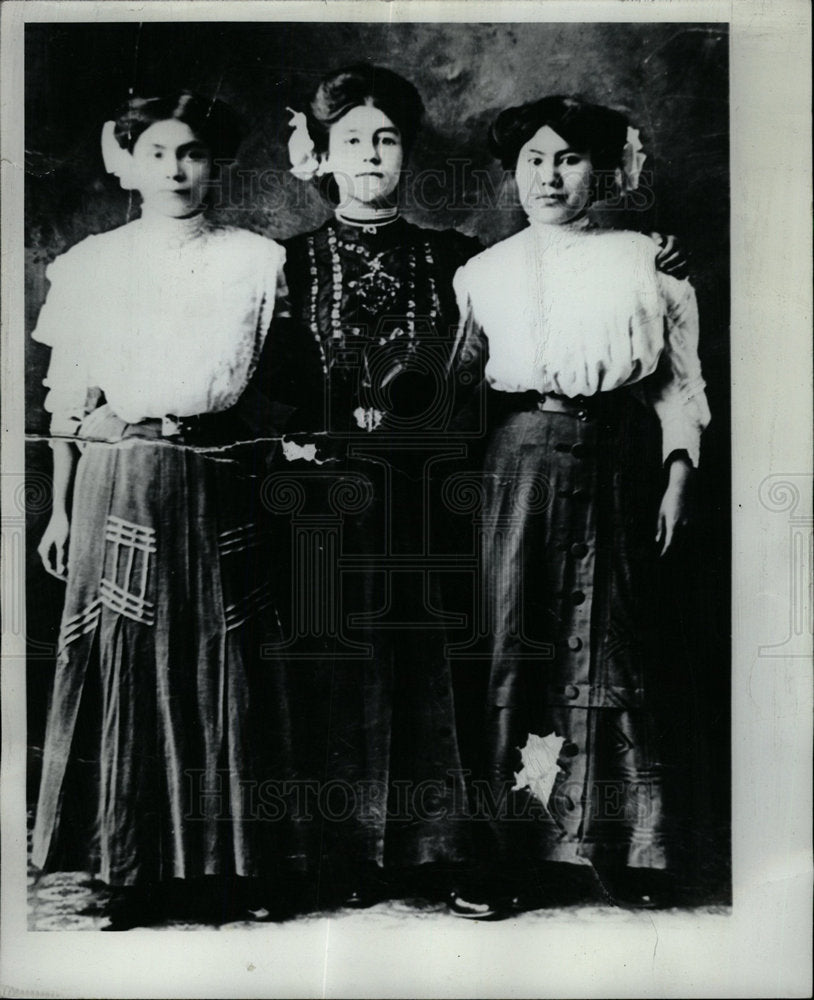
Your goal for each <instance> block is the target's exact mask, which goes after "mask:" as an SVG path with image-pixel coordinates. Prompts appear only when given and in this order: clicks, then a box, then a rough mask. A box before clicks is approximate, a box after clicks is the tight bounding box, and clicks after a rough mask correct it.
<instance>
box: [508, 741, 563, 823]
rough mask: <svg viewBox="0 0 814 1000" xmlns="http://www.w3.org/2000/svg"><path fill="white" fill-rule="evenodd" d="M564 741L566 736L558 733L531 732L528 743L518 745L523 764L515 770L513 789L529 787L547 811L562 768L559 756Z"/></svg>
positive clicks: (515, 790)
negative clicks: (542, 733) (540, 734)
mask: <svg viewBox="0 0 814 1000" xmlns="http://www.w3.org/2000/svg"><path fill="white" fill-rule="evenodd" d="M563 743H565V737H564V736H557V734H556V733H549V734H548V736H535V734H534V733H529V737H528V740H527V741H526V745H525V746H524V747H518V749H519V750H520V760H521V762H522V764H523V766H522V767H521V768H520V770H519V771H517V772H515V775H514V781H515V784H514V788H512V791H513V792H518V791H521V790H522V789H524V788H528V789H529V790H530V791H531V794H532V795H533V796H534V797H535V798H536V799H537V800H538V801H539V802H541V803H542V804H543V806H545V808H546V811H547V810H548V800H549V799H550V798H551V791H552V789H553V788H554V782H555V780H556V778H557V775H558V774H559V773H560V770H561V768H560V766H559V765H558V764H557V758H558V757H559V756H560V751H561V750H562V745H563Z"/></svg>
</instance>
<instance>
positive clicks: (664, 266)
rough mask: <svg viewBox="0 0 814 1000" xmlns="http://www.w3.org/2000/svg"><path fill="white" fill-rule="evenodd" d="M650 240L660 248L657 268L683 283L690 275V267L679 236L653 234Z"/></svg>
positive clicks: (657, 255)
mask: <svg viewBox="0 0 814 1000" xmlns="http://www.w3.org/2000/svg"><path fill="white" fill-rule="evenodd" d="M650 238H651V239H652V240H653V241H654V242H655V243H656V245H657V246H658V247H659V252H658V253H657V254H656V268H657V269H658V270H659V271H663V272H664V273H665V274H669V275H670V276H671V277H673V278H678V279H679V280H680V281H683V280H684V278H686V277H687V275H688V274H689V266H688V264H687V257H686V254H685V253H684V249H683V247H682V246H681V243H680V242H679V240H678V237H677V236H670V235H668V236H662V235H661V233H651V234H650Z"/></svg>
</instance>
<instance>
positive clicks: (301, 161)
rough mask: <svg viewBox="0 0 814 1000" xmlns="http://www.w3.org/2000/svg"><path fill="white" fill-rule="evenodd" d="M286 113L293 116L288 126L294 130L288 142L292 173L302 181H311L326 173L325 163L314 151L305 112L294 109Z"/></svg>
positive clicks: (287, 109) (289, 109)
mask: <svg viewBox="0 0 814 1000" xmlns="http://www.w3.org/2000/svg"><path fill="white" fill-rule="evenodd" d="M286 111H288V112H290V114H291V118H290V119H289V121H288V124H289V125H290V126H291V127H292V128H293V129H294V131H293V132H292V133H291V136H290V138H289V140H288V158H289V160H290V161H291V173H292V174H293V175H294V176H295V177H297V178H298V179H299V180H301V181H310V180H311V178H312V177H315V176H316V175H318V174H322V173H324V167H323V162H322V160H321V159H320V158H319V157H318V156H317V154H316V153H315V151H314V140H313V139H312V138H311V133H310V132H309V131H308V120H307V119H306V117H305V114H304V112H302V111H294V110H293V109H292V108H286Z"/></svg>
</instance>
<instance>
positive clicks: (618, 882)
mask: <svg viewBox="0 0 814 1000" xmlns="http://www.w3.org/2000/svg"><path fill="white" fill-rule="evenodd" d="M600 878H601V880H602V882H603V884H604V885H605V886H606V888H607V891H608V893H609V895H610V897H611V899H612V901H613V902H614V903H615V904H616V905H617V906H623V907H628V908H630V909H636V910H665V909H670V908H671V907H674V906H676V905H678V901H677V893H676V885H675V880H674V878H673V876H672V875H671V874H670V873H669V872H665V871H661V870H659V869H654V868H623V869H621V870H619V871H616V872H613V873H612V874H610V875H607V874H604V873H603V874H601V875H600Z"/></svg>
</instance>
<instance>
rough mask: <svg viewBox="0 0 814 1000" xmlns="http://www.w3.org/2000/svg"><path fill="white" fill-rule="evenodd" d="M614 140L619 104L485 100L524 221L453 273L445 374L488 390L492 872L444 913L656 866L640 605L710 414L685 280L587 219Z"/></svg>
mask: <svg viewBox="0 0 814 1000" xmlns="http://www.w3.org/2000/svg"><path fill="white" fill-rule="evenodd" d="M633 138H634V137H633V136H631V135H630V134H629V128H628V123H627V121H626V119H625V117H624V116H623V115H622V114H620V113H618V112H616V111H613V110H611V109H609V108H605V107H600V106H596V105H592V104H587V103H585V102H582V101H580V100H577V99H573V98H569V97H547V98H545V99H543V100H540V101H537V102H534V103H532V104H526V105H523V106H522V107H516V108H510V109H508V110H507V111H504V112H503V113H502V114H501V115H500V116H499V117H498V119H497V121H496V122H495V124H494V126H493V128H492V130H491V135H490V140H491V145H492V148H493V150H494V152H495V153H496V155H497V156H498V157H499V158H500V160H501V161H502V163H503V165H504V167H505V168H507V169H509V170H511V171H513V172H514V177H515V180H516V183H517V190H518V193H519V197H520V201H521V203H522V205H523V208H524V210H525V212H526V215H527V217H528V226H527V228H525V229H523V230H522V231H521V232H519V233H518V234H516V235H515V236H512V237H510V238H509V239H507V240H504V241H503V242H501V243H498V244H497V245H495V246H493V247H492V248H490V249H489V250H486V251H485V252H484V253H482V254H480V255H478V256H477V257H475V258H473V259H472V260H471V261H469V262H468V263H467V264H466V265H465V266H464V267H463V268H461V270H460V271H459V272H458V273H457V275H456V277H455V288H456V292H457V295H458V300H459V305H460V309H461V314H462V317H463V321H462V327H461V333H460V338H459V349H458V353H457V358H456V367H457V370H458V371H459V372H461V371H466V370H468V369H477V368H479V367H480V366H483V365H485V381H486V384H487V386H488V387H489V388H488V395H489V399H490V413H491V430H490V435H489V441H488V444H487V452H486V459H485V468H484V475H483V491H484V493H483V503H484V507H483V514H482V520H483V536H482V537H483V549H482V573H483V581H484V587H485V588H486V589H485V593H487V594H488V595H489V600H488V611H487V616H488V621H487V628H486V632H487V633H488V635H489V636H490V639H489V643H490V664H491V666H490V680H489V694H488V704H487V707H486V708H487V711H486V718H485V727H486V731H485V734H484V738H485V741H484V757H485V762H484V770H483V776H484V777H485V780H486V782H487V784H488V786H489V787H490V789H491V795H490V799H491V801H492V802H495V803H499V804H500V809H498V814H497V815H495V816H493V817H491V818H492V819H493V820H494V822H493V830H494V833H495V835H496V841H495V843H496V847H497V857H498V864H499V867H500V871H499V877H496V878H495V879H493V880H492V884H491V886H490V885H488V884H487V885H486V886H481V887H480V892H479V893H478V892H477V891H476V892H475V893H474V895H473V898H472V899H467V898H466V894H465V893H464V894H461V895H460V896H459V897H457V898H456V899H454V901H453V908H454V909H455V910H456V911H457V912H459V913H461V914H462V915H471V916H479V915H483V913H484V912H488V911H490V910H505V908H506V907H507V906H508V905H509V899H510V898H511V897H513V896H515V897H518V898H517V899H516V900H515V905H518V906H522V905H531V900H535V899H536V900H537V901H544V900H545V893H546V888H547V881H546V880H547V879H548V878H549V877H551V876H552V875H553V874H554V869H553V868H552V867H551V866H550V865H547V864H546V863H547V862H565V863H568V864H586V863H592V864H593V866H594V868H595V870H596V872H597V873H598V874H599V876H600V878H601V879H602V881H603V884H604V885H605V886H606V887H607V888H608V890H609V892H610V893H611V895H612V896H614V897H615V898H617V899H625V900H632V901H637V900H638V901H639V902H640V903H641V902H647V901H651V902H652V901H653V900H654V899H655V896H656V893H657V890H658V889H660V888H664V887H665V885H666V873H667V872H668V870H669V867H670V848H671V843H670V836H669V829H668V824H667V822H666V819H665V813H664V777H665V767H664V760H663V758H662V755H661V747H660V745H659V733H658V728H657V727H656V726H655V724H654V711H653V709H654V694H655V695H657V693H658V685H659V672H660V670H661V664H660V659H659V651H658V642H657V638H658V637H657V635H656V634H655V631H656V628H655V609H654V608H653V607H652V603H651V601H650V599H651V598H652V595H653V589H654V587H653V581H654V572H655V568H656V563H657V560H658V557H659V556H664V555H665V554H666V553H668V552H670V550H671V549H672V548H673V547H674V546H676V545H677V544H679V543H680V540H681V535H682V532H683V531H684V529H685V525H686V524H687V523H688V521H689V517H690V506H689V503H690V489H691V484H692V480H693V476H694V472H695V467H696V466H697V465H698V461H699V447H700V438H701V432H702V431H703V429H704V428H705V426H706V425H707V423H708V421H709V410H708V407H707V401H706V397H705V394H704V381H703V379H702V376H701V368H700V363H699V360H698V353H697V345H698V313H697V307H696V299H695V293H694V291H693V289H692V286H691V285H690V284H689V282H687V281H686V280H679V279H678V278H675V277H671V276H669V275H666V274H663V273H660V272H659V271H658V270H657V268H656V263H655V260H654V258H655V254H656V251H655V247H654V244H653V242H652V240H651V239H649V238H648V237H646V236H643V235H641V234H639V233H635V232H629V231H610V230H601V229H599V228H597V226H596V225H594V224H593V223H592V221H591V216H590V208H591V204H592V202H593V201H594V199H595V198H596V197H597V192H598V191H599V189H600V185H601V184H602V182H603V181H604V180H606V179H607V178H608V177H609V176H610V177H616V178H617V180H618V181H620V182H621V183H626V184H627V185H629V186H631V187H632V186H634V185H635V176H633V172H632V171H629V172H628V173H627V174H625V172H624V170H623V166H624V164H625V161H626V159H627V154H628V153H629V152H630V147H628V149H627V151H626V145H627V143H628V141H629V140H630V139H633ZM629 162H630V161H629ZM604 189H605V190H607V185H605V186H604ZM648 410H650V411H651V413H655V416H656V417H657V418H658V423H657V424H655V425H653V423H652V421H651V420H650V418H649V417H648ZM658 424H660V425H661V447H660V449H658V448H657V452H658V453H653V452H652V448H649V443H651V442H652V441H653V440H654V436H653V430H654V426H655V427H656V429H657V426H658ZM656 445H657V439H656ZM524 893H525V894H526V896H527V898H526V900H525V901H524V900H523V895H524ZM529 895H530V897H531V900H530V899H529V898H528V897H529Z"/></svg>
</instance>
